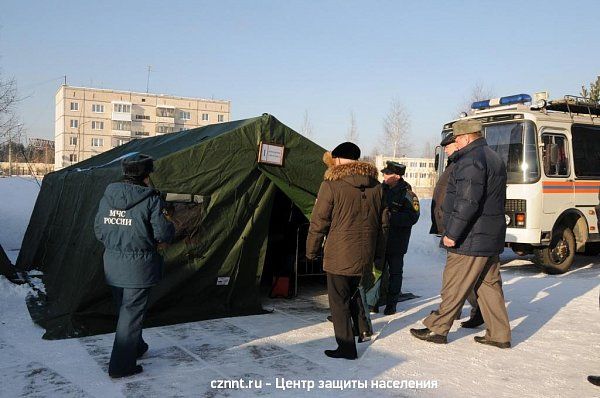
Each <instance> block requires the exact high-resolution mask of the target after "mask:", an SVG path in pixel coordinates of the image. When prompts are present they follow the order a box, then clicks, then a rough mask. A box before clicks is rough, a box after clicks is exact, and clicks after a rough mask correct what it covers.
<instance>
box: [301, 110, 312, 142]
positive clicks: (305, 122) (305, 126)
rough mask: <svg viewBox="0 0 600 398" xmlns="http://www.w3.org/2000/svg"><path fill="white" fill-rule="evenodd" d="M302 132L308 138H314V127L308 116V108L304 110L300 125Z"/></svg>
mask: <svg viewBox="0 0 600 398" xmlns="http://www.w3.org/2000/svg"><path fill="white" fill-rule="evenodd" d="M300 134H302V135H303V136H305V137H306V138H312V135H313V128H312V124H311V123H310V119H309V117H308V110H306V109H305V110H304V118H303V119H302V125H301V126H300Z"/></svg>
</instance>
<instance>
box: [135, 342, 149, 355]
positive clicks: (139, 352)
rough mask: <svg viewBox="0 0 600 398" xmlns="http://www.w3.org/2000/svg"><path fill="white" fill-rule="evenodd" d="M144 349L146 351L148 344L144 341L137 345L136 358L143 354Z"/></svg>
mask: <svg viewBox="0 0 600 398" xmlns="http://www.w3.org/2000/svg"><path fill="white" fill-rule="evenodd" d="M146 351H148V344H147V343H146V342H143V343H142V344H141V345H140V346H139V347H138V353H137V357H138V359H140V358H141V357H143V356H144V354H145V353H146Z"/></svg>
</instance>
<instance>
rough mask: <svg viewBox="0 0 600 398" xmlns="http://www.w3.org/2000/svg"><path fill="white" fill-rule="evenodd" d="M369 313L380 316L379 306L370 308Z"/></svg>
mask: <svg viewBox="0 0 600 398" xmlns="http://www.w3.org/2000/svg"><path fill="white" fill-rule="evenodd" d="M369 312H370V313H371V314H379V306H378V305H373V306H370V307H369Z"/></svg>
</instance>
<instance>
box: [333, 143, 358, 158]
mask: <svg viewBox="0 0 600 398" xmlns="http://www.w3.org/2000/svg"><path fill="white" fill-rule="evenodd" d="M331 156H332V157H334V158H344V159H350V160H358V159H359V158H360V148H359V147H358V146H357V145H356V144H353V143H352V142H342V143H341V144H340V145H338V146H336V147H335V149H334V150H333V151H331Z"/></svg>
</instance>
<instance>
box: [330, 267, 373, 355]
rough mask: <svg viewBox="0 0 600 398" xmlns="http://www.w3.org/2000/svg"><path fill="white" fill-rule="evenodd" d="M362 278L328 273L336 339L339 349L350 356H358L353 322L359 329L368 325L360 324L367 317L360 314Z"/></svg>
mask: <svg viewBox="0 0 600 398" xmlns="http://www.w3.org/2000/svg"><path fill="white" fill-rule="evenodd" d="M360 278H361V277H360V276H345V275H334V274H329V273H328V274H327V295H328V296H329V307H330V309H331V318H332V320H333V331H334V333H335V340H336V341H337V344H338V350H339V351H341V352H342V353H343V354H344V355H348V356H357V352H356V343H355V341H354V329H353V327H352V323H353V322H354V325H357V326H358V328H359V329H361V328H364V327H367V326H365V325H362V326H359V322H364V319H365V317H364V315H363V316H362V317H361V316H360V311H361V307H362V306H361V305H360V304H359V301H360V300H361V297H360V293H359V292H358V285H359V284H360ZM363 312H364V308H363ZM363 330H365V329H363Z"/></svg>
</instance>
